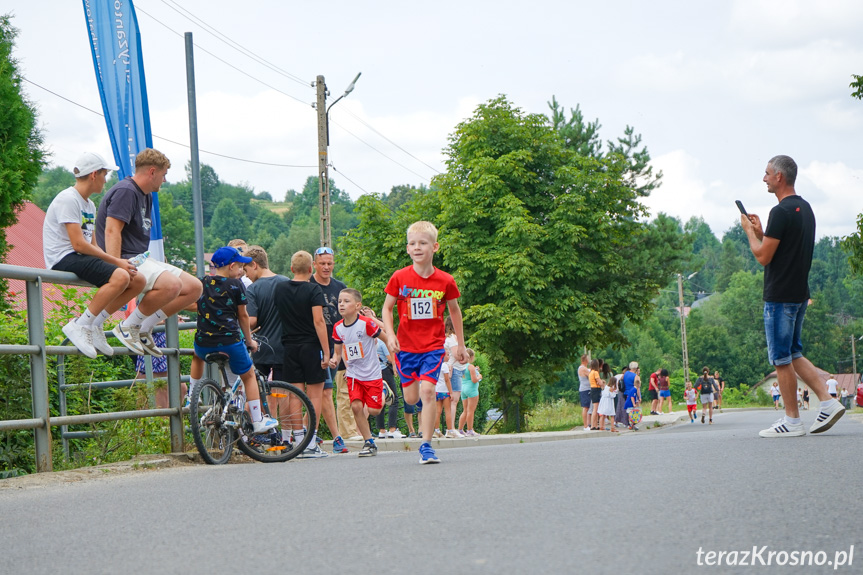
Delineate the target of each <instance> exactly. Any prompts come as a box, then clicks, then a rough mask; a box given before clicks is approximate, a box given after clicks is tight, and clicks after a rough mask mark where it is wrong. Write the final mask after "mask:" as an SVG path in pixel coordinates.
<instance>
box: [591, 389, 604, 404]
mask: <svg viewBox="0 0 863 575" xmlns="http://www.w3.org/2000/svg"><path fill="white" fill-rule="evenodd" d="M600 399H602V388H601V387H591V388H590V401H591V403H599V400H600Z"/></svg>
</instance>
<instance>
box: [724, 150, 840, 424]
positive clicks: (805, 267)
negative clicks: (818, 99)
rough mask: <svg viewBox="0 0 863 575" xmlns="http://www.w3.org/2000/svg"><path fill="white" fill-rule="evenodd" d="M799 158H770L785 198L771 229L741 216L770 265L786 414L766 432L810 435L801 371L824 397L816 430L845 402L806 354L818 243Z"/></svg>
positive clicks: (769, 180) (773, 186)
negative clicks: (800, 400)
mask: <svg viewBox="0 0 863 575" xmlns="http://www.w3.org/2000/svg"><path fill="white" fill-rule="evenodd" d="M796 179H797V164H796V163H795V162H794V160H792V159H791V158H790V157H788V156H775V157H774V158H772V159H771V160H770V161H769V162H768V163H767V169H766V170H765V173H764V178H763V180H764V183H765V184H767V191H768V192H769V193H771V194H774V195H775V196H776V200H777V201H778V202H779V204H778V205H777V206H775V207H774V208H773V209H772V210H770V217H769V219H768V220H767V230H766V231H764V230H763V229H762V227H761V219H760V218H759V217H758V216H757V215H755V214H749V215H748V217H747V216H745V215H741V216H740V224H741V225H742V226H743V230H744V231H745V232H746V236H747V237H748V238H749V247H750V249H751V250H752V254H753V255H754V256H755V259H756V260H758V263H760V264H761V265H763V266H764V330H765V332H766V335H767V355H768V358H769V359H770V363H772V364H773V365H774V366H775V367H776V374H777V377H778V380H779V391H780V393H781V394H782V399H783V401H784V403H785V417H783V418H782V419H780V420H779V421H777V422H776V423H774V424H773V425H772V426H771V427H768V428H767V429H764V430H762V431H761V432H760V433H759V435H760V436H761V437H795V436H801V435H806V431H805V430H804V429H803V424H802V423H801V421H800V411H799V410H798V408H797V377H798V376H799V377H800V378H801V379H802V380H803V381H804V382H806V385H808V386H809V388H810V389H811V390H812V391H813V392H814V393H815V395H817V396H818V399H819V400H821V408H820V411H819V413H818V416H817V417H816V418H815V423H813V424H812V427H810V428H809V432H810V433H821V432H823V431H827V430H828V429H830V428H831V427H832V426H833V424H835V423H836V422H837V421H838V420H839V418H840V417H842V415H844V413H845V408H844V407H842V404H840V403H839V402H838V401H836V399H835V398H833V397H830V394H829V393H828V392H827V386H826V385H824V383H823V382H822V381H821V379H820V378H819V377H818V372H817V371H816V370H815V366H813V365H812V363H811V362H810V361H809V360H808V359H806V358H805V357H803V342H802V340H801V334H802V331H803V318H804V316H805V315H806V306H807V304H808V302H809V268H810V266H811V264H812V252H813V249H814V247H815V215H814V214H813V213H812V208H811V207H810V206H809V203H808V202H806V200H804V199H803V198H801V197H800V196H798V195H797V193H796V192H795V190H794V182H795V180H796Z"/></svg>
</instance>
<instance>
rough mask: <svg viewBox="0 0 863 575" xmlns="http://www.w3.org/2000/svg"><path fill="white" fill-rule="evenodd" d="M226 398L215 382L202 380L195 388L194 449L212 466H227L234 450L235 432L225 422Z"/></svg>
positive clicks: (191, 414)
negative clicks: (224, 464)
mask: <svg viewBox="0 0 863 575" xmlns="http://www.w3.org/2000/svg"><path fill="white" fill-rule="evenodd" d="M223 414H226V410H225V394H224V393H222V388H221V386H219V384H217V383H216V382H215V381H213V380H212V379H202V380H201V381H199V382H198V383H197V385H195V387H193V388H192V398H191V401H190V403H189V423H190V424H191V427H192V437H194V438H195V446H196V447H197V448H198V453H200V454H201V457H202V458H203V459H204V461H205V462H207V463H209V464H210V465H219V464H222V463H225V462H226V461H228V459H230V457H231V450H233V448H234V440H235V437H236V436H235V434H234V428H233V427H231V426H230V424H229V423H228V422H226V420H225V419H224V416H223Z"/></svg>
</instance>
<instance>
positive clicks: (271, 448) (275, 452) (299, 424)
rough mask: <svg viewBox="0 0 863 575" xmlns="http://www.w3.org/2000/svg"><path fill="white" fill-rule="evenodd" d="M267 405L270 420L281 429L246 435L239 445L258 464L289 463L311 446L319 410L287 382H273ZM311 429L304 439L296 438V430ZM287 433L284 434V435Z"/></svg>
mask: <svg viewBox="0 0 863 575" xmlns="http://www.w3.org/2000/svg"><path fill="white" fill-rule="evenodd" d="M268 383H269V388H270V393H269V395H268V396H267V406H268V407H269V411H270V417H273V418H275V419H277V420H278V421H279V426H278V427H276V428H275V429H271V430H270V431H268V432H267V433H260V434H243V436H242V437H241V438H240V440H239V441H238V442H237V446H238V447H239V448H240V451H242V452H243V453H245V454H246V455H248V456H249V457H251V458H252V459H254V460H256V461H262V462H264V463H275V462H280V461H288V460H289V459H293V458H294V457H296V456H297V455H299V454H300V453H302V452H303V450H304V449H306V447H308V445H309V442H310V441H311V440H312V436H313V435H314V422H315V408H314V407H312V402H311V400H310V399H309V396H307V395H306V394H305V393H303V392H302V391H300V389H299V388H297V387H294V386H293V385H291V384H290V383H285V382H284V381H271V382H268ZM304 426H307V427H308V430H307V431H306V433H305V434H304V435H303V436H302V439H299V440H297V439H295V438H294V435H293V431H299V430H301V429H303V428H304ZM283 432H284V433H283Z"/></svg>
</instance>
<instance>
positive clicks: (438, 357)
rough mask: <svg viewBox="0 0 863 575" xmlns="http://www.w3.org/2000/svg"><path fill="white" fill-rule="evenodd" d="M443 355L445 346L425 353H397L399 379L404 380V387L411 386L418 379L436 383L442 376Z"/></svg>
mask: <svg viewBox="0 0 863 575" xmlns="http://www.w3.org/2000/svg"><path fill="white" fill-rule="evenodd" d="M443 356H444V349H443V348H441V349H438V350H435V351H427V352H425V353H411V352H408V351H400V352H398V353H397V354H396V369H397V370H398V373H399V379H400V380H401V381H402V387H409V386H410V385H411V384H412V383H413V382H415V381H417V380H425V381H428V382H429V383H431V384H436V383H437V380H438V377H439V376H440V366H441V363H442V362H443Z"/></svg>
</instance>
